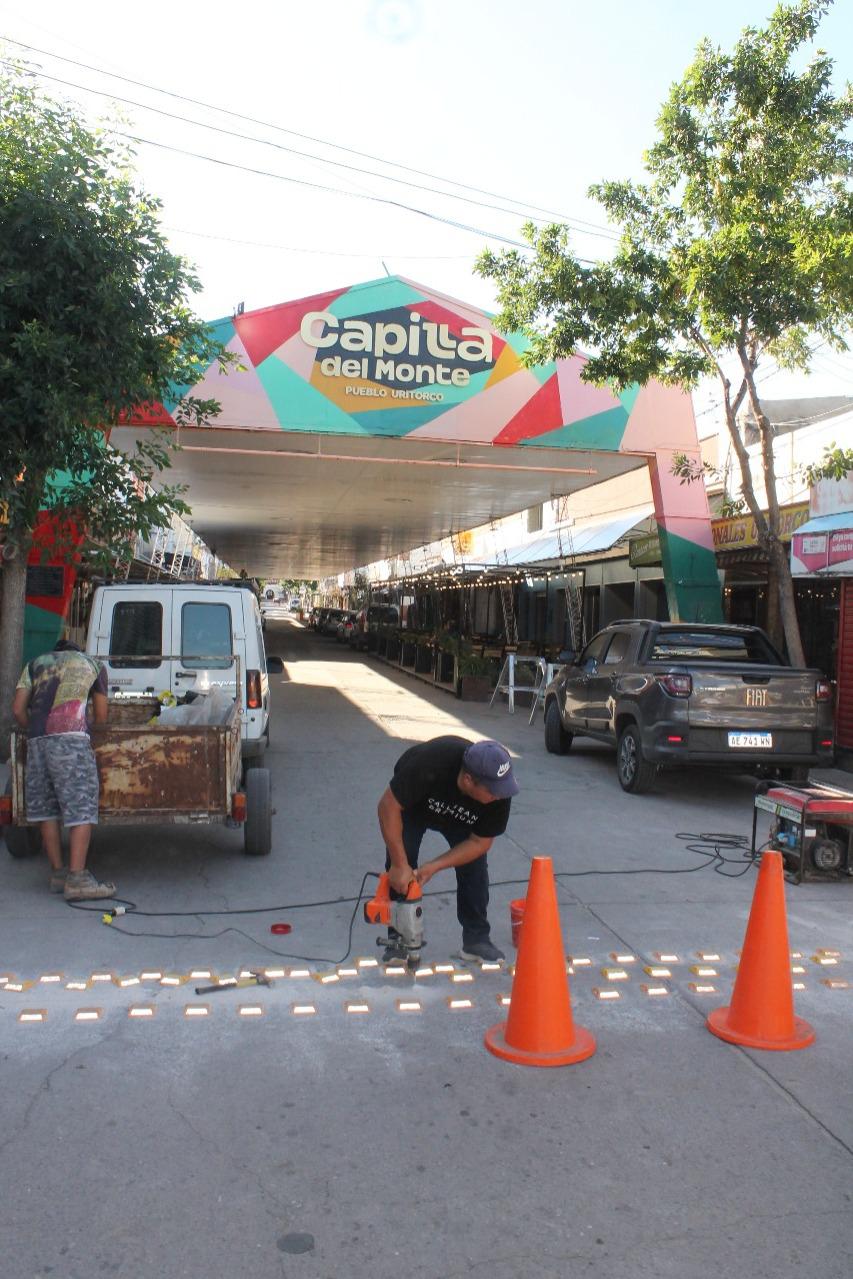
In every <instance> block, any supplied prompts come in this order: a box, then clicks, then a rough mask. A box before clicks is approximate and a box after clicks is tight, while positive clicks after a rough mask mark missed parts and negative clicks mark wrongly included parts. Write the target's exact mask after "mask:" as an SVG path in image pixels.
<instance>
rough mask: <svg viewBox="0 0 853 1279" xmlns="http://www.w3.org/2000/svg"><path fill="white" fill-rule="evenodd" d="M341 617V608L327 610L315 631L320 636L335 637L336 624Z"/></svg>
mask: <svg viewBox="0 0 853 1279" xmlns="http://www.w3.org/2000/svg"><path fill="white" fill-rule="evenodd" d="M343 615H344V610H343V609H342V608H327V609H326V610H325V617H324V618H323V619H322V621H321V622H320V625H319V626H318V627H317V630H318V631H319V632H320V634H321V635H326V636H331V637H334V636H335V635H337V632H338V622H339V621H340V620H341V618H342V617H343Z"/></svg>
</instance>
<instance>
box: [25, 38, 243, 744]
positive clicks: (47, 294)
mask: <svg viewBox="0 0 853 1279" xmlns="http://www.w3.org/2000/svg"><path fill="white" fill-rule="evenodd" d="M4 66H5V67H6V70H5V71H2V72H0V510H2V512H3V515H4V522H3V524H2V525H0V533H2V536H3V545H2V547H0V552H2V563H1V565H0V755H3V757H5V755H4V747H5V748H6V750H7V749H8V740H9V727H10V705H11V700H12V693H13V690H14V686H15V681H16V680H17V677H18V675H19V673H20V661H21V650H22V635H23V618H24V599H25V591H26V565H27V555H28V553H29V551H30V548H31V546H32V539H33V530H34V528H35V526H36V521H37V519H38V515H39V512H40V511H42V510H44V509H50V510H51V511H52V513H53V515H54V516H55V519H56V527H57V529H58V530H59V533H60V537H59V545H60V548H61V549H64V550H65V552H66V553H67V554H68V555H71V554H72V553H74V552H73V549H72V544H73V545H76V546H77V547H78V549H79V537H76V538H71V537H69V538H68V539H67V545H64V546H63V541H64V539H63V537H62V530H63V529H65V530H69V529H71V528H73V529H75V530H80V531H82V533H83V534H84V536H85V539H86V543H88V545H89V546H91V547H94V548H95V549H96V551H97V552H100V553H102V554H106V555H108V556H109V557H117V558H119V559H121V558H127V557H129V556H130V555H131V554H132V547H133V541H134V537H135V534H136V533H137V532H139V533H142V534H143V535H147V534H148V533H150V532H151V530H152V529H153V528H155V527H157V526H158V525H167V524H168V523H169V520H170V518H171V516H172V514H173V513H174V512H181V513H184V512H186V511H187V509H188V508H187V507H186V505H185V504H184V502H183V500H182V498H181V491H180V489H179V488H177V487H176V486H169V485H167V484H164V483H162V482H161V480H160V478H159V477H160V475H161V473H162V472H163V470H164V469H165V468H167V467H168V465H169V451H170V447H171V446H170V444H169V442H168V439H167V438H166V437H165V436H159V435H157V434H156V433H148V438H147V439H145V440H143V441H142V442H141V443H140V444H138V445H137V449H136V452H135V453H134V454H133V455H131V456H128V457H125V456H123V455H122V454H121V453H118V452H117V451H115V450H114V449H112V448H111V447H110V446H109V444H108V440H107V435H108V432H109V429H110V428H111V427H112V426H115V425H117V424H119V423H121V422H122V421H124V420H127V417H128V415H129V414H130V413H131V412H132V410H134V409H138V408H139V407H140V406H143V405H146V404H150V403H159V402H164V401H166V400H167V399H169V400H170V402H174V399H175V391H174V388H175V387H191V386H192V385H194V384H195V383H196V382H197V381H198V380H199V379H200V377H201V376H202V374H203V372H204V370H205V369H206V368H207V366H208V365H209V364H210V362H211V361H213V360H216V359H219V360H220V362H221V363H227V362H228V360H229V358H230V357H228V356H227V355H226V354H225V353H224V352H223V351H222V348H221V347H220V345H219V344H218V343H217V342H216V341H214V340H213V339H212V337H211V335H210V333H209V332H208V329H207V328H206V326H205V325H204V324H203V323H202V322H201V321H200V320H198V319H197V318H196V317H195V316H194V315H193V313H192V311H191V309H190V307H189V304H188V300H187V299H188V296H189V295H190V294H191V293H193V292H197V291H198V290H199V288H200V285H199V283H198V281H197V279H196V278H195V276H194V274H193V272H192V271H191V269H190V268H189V266H188V265H187V263H186V262H185V261H184V260H183V259H181V258H179V257H176V256H175V255H174V254H173V253H171V252H170V251H169V248H168V246H167V244H166V241H165V239H164V236H163V234H162V232H161V230H160V226H159V221H158V215H159V209H160V205H159V203H158V201H157V200H156V199H154V198H153V197H152V196H150V195H148V194H147V193H146V192H145V191H143V190H142V189H141V187H140V186H139V184H138V183H137V181H136V179H135V176H134V174H133V171H132V168H131V155H130V153H129V151H128V149H127V147H126V145H125V144H123V143H122V141H121V140H120V139H119V138H117V137H115V136H114V135H113V134H111V133H110V132H109V131H103V130H95V129H91V128H89V127H88V126H87V125H85V124H84V123H82V122H81V121H80V120H79V119H78V118H77V116H76V114H75V112H74V110H73V109H72V108H71V107H70V106H69V105H67V104H65V103H62V102H58V101H55V100H52V99H50V98H48V97H46V96H44V95H43V94H41V93H40V92H39V91H38V89H37V88H36V87H35V86H34V84H33V83H32V81H31V79H30V78H29V77H28V76H27V75H26V73H25V72H24V71H23V70H22V69H20V68H18V67H15V66H14V65H12V64H9V63H8V62H7V63H5V64H4ZM217 408H218V406H217V404H216V403H215V401H212V400H208V401H204V400H201V399H195V398H193V397H192V396H185V397H184V398H183V400H182V401H181V402H180V403H179V405H178V407H177V409H175V410H173V412H174V414H175V416H176V420H178V421H179V422H185V423H196V424H200V423H202V422H203V421H205V420H207V418H208V417H209V416H211V415H212V414H213V413H215V412H216V411H217ZM155 484H156V486H157V487H156V488H155Z"/></svg>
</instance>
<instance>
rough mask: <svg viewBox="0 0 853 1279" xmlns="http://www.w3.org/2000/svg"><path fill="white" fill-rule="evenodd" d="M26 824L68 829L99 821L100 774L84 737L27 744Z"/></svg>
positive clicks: (64, 736) (51, 738)
mask: <svg viewBox="0 0 853 1279" xmlns="http://www.w3.org/2000/svg"><path fill="white" fill-rule="evenodd" d="M26 794H27V821H28V822H48V821H62V823H63V824H64V825H65V826H84V825H89V824H92V825H95V824H97V821H98V770H97V768H96V767H95V752H94V751H93V750H92V743H91V742H90V741H89V739H88V737H86V736H85V735H84V734H82V733H54V734H53V735H49V736H47V737H33V738H31V739H30V740H29V741H28V742H27V779H26Z"/></svg>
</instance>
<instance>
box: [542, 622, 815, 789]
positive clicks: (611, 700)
mask: <svg viewBox="0 0 853 1279" xmlns="http://www.w3.org/2000/svg"><path fill="white" fill-rule="evenodd" d="M565 656H566V659H567V660H566V665H565V666H563V668H562V669H561V670H560V671H559V672H558V674H557V675H556V676H555V678H554V679H553V680H552V681H551V683H550V684H549V685H548V687H547V689H546V690H545V746H546V749H547V750H548V751H550V752H551V753H552V754H555V755H563V754H565V752H566V751H567V750H568V749H569V747H570V746H571V744H572V740H573V738H575V737H581V736H583V737H592V738H595V739H596V740H598V741H603V742H607V743H608V744H609V745H611V746H614V747H615V748H616V769H617V776H618V778H619V783H620V785H621V786H622V789H623V790H626V791H630V792H633V793H637V794H638V793H640V792H642V791H646V790H648V789H649V787H650V786H651V785H652V783H653V781H654V778H655V774H656V772H657V769H658V767H659V766H660V765H671V764H675V765H677V764H705V765H710V766H714V767H725V768H730V769H736V770H738V771H756V770H758V771H761V772H769V771H775V772H777V773H779V774H781V775H782V776H785V777H787V778H788V780H796V779H797V778H799V777H804V776H805V775H807V770H808V768H809V766H815V767H817V766H821V767H824V768H827V767H831V765H832V762H833V758H834V736H833V716H832V685H831V683H830V682H829V680H827V679H825V678H824V676H823V674H822V673H821V672H820V671H818V670H812V669H807V670H803V669H796V668H793V667H791V666H789V665H788V664H787V663H786V662H785V661H784V659H783V658H782V657H781V656H780V655H779V653H778V652H777V651H776V649H775V648H774V647H773V645H772V643H771V642H770V639H769V638H768V636H767V635H766V634H765V633H764V631H762V630H760V629H759V628H758V627H757V626H725V625H719V626H717V625H709V624H699V623H688V622H653V621H647V620H631V621H624V622H614V623H612V624H611V625H610V626H607V627H605V628H604V630H602V631H599V632H598V634H597V635H594V636H593V638H592V639H591V640H590V642H589V643H588V644H587V645H586V647H585V648H584V650H583V652H582V653H580V654H579V655H578V654H575V653H573V652H567V653H566V655H565Z"/></svg>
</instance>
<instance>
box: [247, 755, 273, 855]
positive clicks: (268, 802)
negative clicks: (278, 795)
mask: <svg viewBox="0 0 853 1279" xmlns="http://www.w3.org/2000/svg"><path fill="white" fill-rule="evenodd" d="M271 848H272V790H271V787H270V770H269V769H268V768H252V769H250V770H249V772H248V773H247V774H246V824H245V826H244V827H243V851H244V853H245V854H246V856H247V857H267V856H268V855H269V852H270V849H271Z"/></svg>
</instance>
